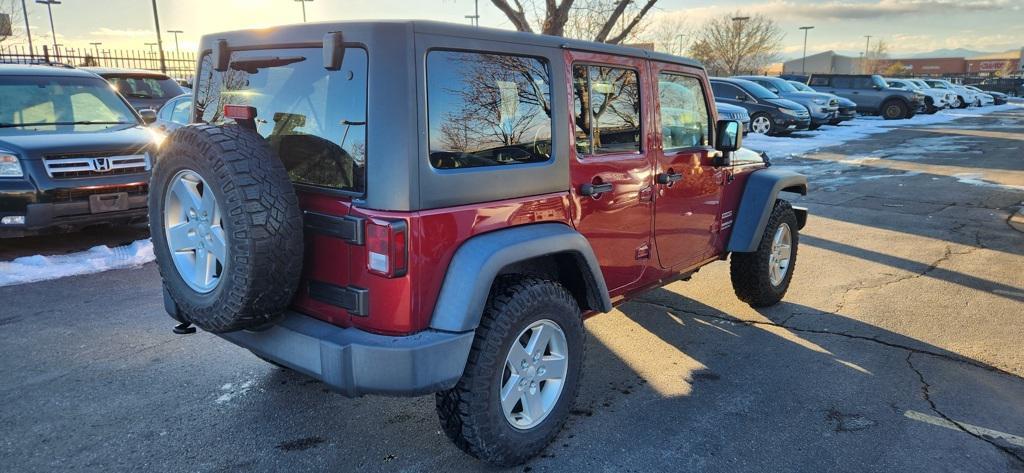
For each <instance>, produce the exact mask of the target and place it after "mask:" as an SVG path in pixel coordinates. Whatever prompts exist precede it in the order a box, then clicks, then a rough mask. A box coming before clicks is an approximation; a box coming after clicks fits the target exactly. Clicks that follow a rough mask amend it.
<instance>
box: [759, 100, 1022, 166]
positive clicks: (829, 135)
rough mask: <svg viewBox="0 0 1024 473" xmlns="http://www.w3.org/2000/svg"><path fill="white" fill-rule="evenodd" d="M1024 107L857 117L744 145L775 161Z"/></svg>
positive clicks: (1000, 106)
mask: <svg viewBox="0 0 1024 473" xmlns="http://www.w3.org/2000/svg"><path fill="white" fill-rule="evenodd" d="M1020 107H1021V106H1020V105H1017V104H1005V105H998V106H990V107H985V108H981V109H955V110H942V111H940V112H938V113H935V114H933V115H916V116H915V117H914V118H911V119H909V120H883V119H882V118H880V117H857V118H856V119H854V120H850V121H846V122H843V123H842V124H841V125H839V126H824V127H821V128H819V129H817V130H815V131H800V132H797V133H795V134H794V135H791V136H766V135H755V134H751V135H748V136H747V137H745V138H744V139H743V146H744V147H746V148H750V149H752V150H755V151H765V152H767V153H768V156H769V157H770V158H771V159H787V158H789V157H793V156H800V155H802V154H805V153H807V152H809V151H813V150H816V149H820V148H826V147H829V146H835V145H840V144H843V143H846V142H848V141H853V140H857V139H861V138H865V137H868V136H871V135H875V134H879V133H887V132H889V131H890V130H892V129H894V128H903V127H911V126H913V127H920V126H928V125H937V124H941V123H946V122H950V121H953V120H956V119H959V118H966V117H982V116H985V115H987V114H989V113H993V112H1000V111H1006V110H1015V109H1018V108H1020ZM908 154H909V153H908Z"/></svg>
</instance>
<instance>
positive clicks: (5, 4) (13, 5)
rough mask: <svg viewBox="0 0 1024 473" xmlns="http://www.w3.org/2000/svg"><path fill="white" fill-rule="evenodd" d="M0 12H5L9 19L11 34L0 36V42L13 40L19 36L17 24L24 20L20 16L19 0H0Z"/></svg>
mask: <svg viewBox="0 0 1024 473" xmlns="http://www.w3.org/2000/svg"><path fill="white" fill-rule="evenodd" d="M0 14H6V15H8V17H9V18H10V20H11V33H13V34H12V35H11V36H0V43H3V42H5V41H11V42H13V41H15V40H17V39H18V38H20V37H21V33H19V31H21V30H20V29H19V26H21V24H22V22H23V21H25V20H24V19H23V17H22V16H21V2H20V1H19V0H0Z"/></svg>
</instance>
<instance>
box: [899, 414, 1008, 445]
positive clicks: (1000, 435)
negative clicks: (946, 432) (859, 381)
mask: <svg viewBox="0 0 1024 473" xmlns="http://www.w3.org/2000/svg"><path fill="white" fill-rule="evenodd" d="M903 416H904V417H906V418H908V419H914V420H916V421H920V422H924V423H926V424H932V425H937V426H939V427H945V428H947V429H952V430H960V427H957V425H956V424H954V423H952V422H950V421H948V420H946V419H943V418H941V417H935V416H930V415H928V414H925V413H923V412H917V411H906V412H904V413H903ZM957 423H958V424H960V425H961V426H963V428H964V430H967V431H968V432H970V433H972V434H974V435H980V436H982V437H990V438H994V439H1000V440H1005V441H1006V442H1007V443H1009V444H1011V445H1016V446H1018V447H1024V437H1020V436H1017V435H1013V434H1008V433H1006V432H1000V431H998V430H992V429H986V428H984V427H978V426H976V425H971V424H967V423H964V422H957Z"/></svg>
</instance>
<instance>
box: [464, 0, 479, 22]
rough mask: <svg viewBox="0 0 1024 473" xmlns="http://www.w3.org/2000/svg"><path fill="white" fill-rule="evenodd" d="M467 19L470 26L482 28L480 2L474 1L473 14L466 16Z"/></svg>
mask: <svg viewBox="0 0 1024 473" xmlns="http://www.w3.org/2000/svg"><path fill="white" fill-rule="evenodd" d="M466 19H468V20H469V24H471V25H473V26H480V0H473V14H472V15H466Z"/></svg>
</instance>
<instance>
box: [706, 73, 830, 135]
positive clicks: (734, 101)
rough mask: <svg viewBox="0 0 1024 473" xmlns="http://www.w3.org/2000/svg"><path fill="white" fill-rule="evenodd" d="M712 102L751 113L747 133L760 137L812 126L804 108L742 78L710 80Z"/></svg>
mask: <svg viewBox="0 0 1024 473" xmlns="http://www.w3.org/2000/svg"><path fill="white" fill-rule="evenodd" d="M711 90H712V91H713V92H714V94H715V101H716V102H722V103H727V104H729V105H736V106H739V107H743V108H745V109H746V110H747V113H748V114H750V131H751V132H753V133H758V134H763V135H772V136H778V135H788V134H790V133H792V132H794V131H797V130H806V129H807V128H808V127H809V126H811V114H810V112H808V111H807V108H806V107H804V106H803V105H800V104H798V103H796V102H794V101H792V100H786V99H784V98H782V97H779V96H778V95H776V94H775V93H773V92H772V91H770V90H768V89H766V88H764V87H761V86H760V85H758V84H756V83H754V82H751V81H749V80H744V79H725V78H720V77H714V78H711Z"/></svg>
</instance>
